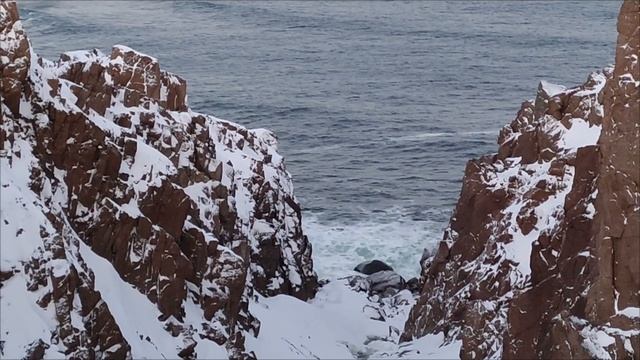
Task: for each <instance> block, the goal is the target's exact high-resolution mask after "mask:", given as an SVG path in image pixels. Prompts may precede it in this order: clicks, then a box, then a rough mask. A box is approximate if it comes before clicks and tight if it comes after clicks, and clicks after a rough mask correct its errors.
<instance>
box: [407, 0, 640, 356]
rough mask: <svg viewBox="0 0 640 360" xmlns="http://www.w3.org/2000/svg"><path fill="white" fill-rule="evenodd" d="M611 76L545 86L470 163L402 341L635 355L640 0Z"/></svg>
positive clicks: (638, 326)
mask: <svg viewBox="0 0 640 360" xmlns="http://www.w3.org/2000/svg"><path fill="white" fill-rule="evenodd" d="M618 32H619V34H618V44H617V48H616V59H615V67H614V68H608V69H605V70H603V71H601V72H596V73H593V74H591V75H590V76H589V78H588V79H587V81H586V83H584V84H583V85H581V86H578V87H574V88H570V89H565V88H564V87H561V86H557V85H553V84H549V83H546V82H542V83H541V84H540V87H539V89H538V94H537V97H536V99H535V100H534V101H530V102H525V103H524V104H522V108H521V109H520V112H519V113H518V115H517V117H516V119H515V120H514V121H513V122H512V123H511V124H510V125H508V126H507V127H505V128H504V129H503V130H502V131H501V133H500V136H499V138H498V143H499V146H500V147H499V150H498V153H497V154H494V155H489V156H486V157H483V158H480V159H477V160H472V161H470V162H469V163H468V164H467V167H466V170H465V176H464V180H463V187H462V191H461V194H460V199H459V201H458V204H457V206H456V209H455V212H454V214H453V216H452V218H451V222H450V226H449V228H448V229H447V230H446V233H445V235H444V239H443V241H442V242H441V243H440V245H439V248H438V250H437V252H436V253H435V255H434V256H432V257H430V258H428V259H425V260H424V261H423V263H422V277H421V282H422V293H421V296H420V298H419V299H418V300H417V303H416V305H415V306H414V308H413V309H412V311H411V314H410V316H409V319H408V320H407V322H406V326H405V329H404V333H403V335H402V340H403V341H407V342H408V341H410V340H413V339H417V338H420V337H422V336H424V335H426V334H431V335H435V334H441V335H443V337H444V339H445V342H446V343H450V342H451V343H454V342H460V341H461V342H462V347H461V350H460V353H459V356H460V357H463V358H468V359H486V358H491V359H495V358H509V359H535V358H543V359H549V358H554V359H570V358H598V359H631V358H634V359H638V358H640V66H639V64H638V56H639V55H638V54H640V2H639V1H637V0H636V1H626V2H624V3H623V5H622V8H621V11H620V15H619V17H618Z"/></svg>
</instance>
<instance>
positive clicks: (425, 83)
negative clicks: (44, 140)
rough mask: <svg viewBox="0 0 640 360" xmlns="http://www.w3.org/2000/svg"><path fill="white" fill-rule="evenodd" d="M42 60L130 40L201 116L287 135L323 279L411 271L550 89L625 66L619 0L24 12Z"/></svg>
mask: <svg viewBox="0 0 640 360" xmlns="http://www.w3.org/2000/svg"><path fill="white" fill-rule="evenodd" d="M20 5H21V15H22V17H23V19H24V20H25V21H24V25H25V27H26V29H27V32H28V34H29V36H30V38H31V40H32V44H33V46H34V48H35V49H36V51H37V52H38V53H40V54H41V55H44V56H46V57H48V58H51V59H55V58H57V57H58V56H59V54H60V53H61V52H63V51H68V50H78V49H90V48H99V49H102V50H103V51H105V52H107V53H108V52H109V51H110V48H111V46H112V45H114V44H125V45H128V46H130V47H132V48H135V49H137V50H139V51H141V52H144V53H148V54H151V55H153V56H155V57H157V58H158V59H159V60H160V63H161V66H162V67H163V68H164V69H167V70H169V71H171V72H174V73H177V74H179V75H180V76H182V77H184V78H185V79H187V81H188V93H189V102H190V105H191V107H192V108H193V109H194V110H197V111H201V112H206V113H210V114H213V115H215V116H217V117H220V118H224V119H229V120H233V121H236V122H238V123H241V124H243V125H245V126H248V127H263V128H269V129H272V130H273V131H274V132H275V133H276V134H277V135H278V138H279V140H280V152H281V153H282V154H283V155H284V156H285V157H286V160H287V165H288V169H289V171H290V172H291V174H292V176H293V179H294V185H295V187H296V195H297V197H298V200H299V201H300V202H301V205H302V207H303V209H304V213H303V214H304V226H305V230H306V232H307V234H308V236H309V238H310V239H311V241H312V243H313V247H314V261H315V267H316V270H317V271H318V273H319V275H320V276H321V277H332V276H338V275H340V274H343V273H344V272H345V271H347V270H350V269H351V268H353V266H355V265H356V264H357V263H358V262H360V261H362V260H366V259H371V258H379V259H382V260H385V261H388V262H389V263H390V264H391V265H392V266H394V267H395V268H396V269H397V270H398V271H399V272H400V273H401V274H403V275H404V276H407V277H408V276H415V275H416V274H417V273H418V270H419V265H418V260H419V259H420V256H421V254H422V249H423V248H425V247H432V246H433V245H434V244H436V243H437V242H438V241H439V240H440V238H441V236H442V235H441V234H442V229H443V228H444V227H445V226H446V224H447V221H448V218H449V216H450V215H451V211H452V209H453V207H454V205H455V202H456V199H457V196H458V193H459V191H460V186H461V178H462V175H463V171H464V166H465V163H466V161H467V160H468V159H470V158H473V157H478V156H480V155H483V154H487V153H492V152H495V151H496V149H497V145H496V142H495V139H496V137H497V134H498V131H499V129H500V128H501V127H502V126H504V125H505V124H507V123H508V122H510V121H511V120H512V119H513V117H514V116H515V114H516V112H517V110H518V109H519V107H520V103H521V102H522V101H524V100H526V99H531V98H533V97H534V96H535V92H536V87H537V84H538V82H539V81H540V80H542V79H544V80H547V81H550V82H554V83H560V84H565V85H575V84H579V83H581V82H583V81H584V79H586V76H587V75H588V73H589V72H591V71H595V70H597V69H600V68H601V67H603V66H606V65H608V64H610V63H611V62H613V56H614V42H615V37H616V27H615V26H616V15H617V11H618V9H619V6H620V3H619V2H610V1H609V2H606V1H602V2H600V1H599V2H595V1H577V2H568V1H563V2H559V1H551V2H543V1H534V2H522V1H514V2H506V1H488V2H467V1H464V2H463V1H453V2H438V1H407V2H362V1H355V2H333V1H328V2H320V1H313V2H287V1H273V2H270V1H257V2H253V1H230V2H210V1H188V2H159V1H134V2H124V1H115V2H110V1H99V2H88V1H86V2H85V1H71V2H63V1H60V2H58V1H55V2H53V1H50V2H49V1H47V2H44V1H35V2H21V4H20Z"/></svg>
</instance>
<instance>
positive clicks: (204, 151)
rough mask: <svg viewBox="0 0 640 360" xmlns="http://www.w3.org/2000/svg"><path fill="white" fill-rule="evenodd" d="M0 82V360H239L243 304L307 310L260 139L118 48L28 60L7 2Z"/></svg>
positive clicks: (291, 232)
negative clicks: (269, 300)
mask: <svg viewBox="0 0 640 360" xmlns="http://www.w3.org/2000/svg"><path fill="white" fill-rule="evenodd" d="M0 72H1V73H2V78H1V79H0V88H1V89H2V102H1V110H2V111H1V113H0V114H1V118H0V123H1V125H0V144H1V146H2V148H1V150H0V151H1V152H0V164H1V166H2V169H1V170H2V178H1V180H2V184H1V186H2V222H1V223H0V226H1V229H2V242H1V244H2V261H1V262H0V281H1V283H0V284H1V286H2V295H1V297H0V299H1V301H2V312H3V314H2V315H3V316H2V334H3V335H2V340H3V343H2V344H1V345H0V354H1V355H2V356H3V357H9V358H18V357H23V356H27V357H33V358H40V357H42V356H44V355H46V356H48V357H56V358H58V357H61V356H66V357H79V358H103V357H107V358H110V357H114V358H127V357H134V358H135V357H140V356H146V357H155V358H161V357H166V358H175V357H177V356H180V357H195V356H199V357H204V358H207V357H209V358H211V357H220V356H227V355H228V356H232V357H243V356H250V354H247V353H246V352H245V351H244V345H243V344H244V334H245V333H253V334H255V333H257V332H258V331H259V324H260V323H259V320H258V319H255V318H254V317H253V316H252V315H251V314H250V313H249V311H248V301H249V298H250V296H252V293H253V292H254V291H257V292H259V293H261V294H262V295H265V296H270V295H276V294H289V295H293V296H296V297H298V298H301V299H307V298H310V297H312V296H313V295H314V293H315V291H316V288H317V278H316V275H315V274H314V272H313V269H312V261H311V246H310V244H309V242H308V240H307V238H306V236H305V235H304V234H303V233H302V228H301V213H300V207H299V205H298V204H297V202H296V200H295V198H294V196H293V188H292V184H291V179H290V176H289V174H288V173H287V172H286V170H285V166H284V162H283V158H282V157H281V156H280V155H279V154H278V152H277V142H276V138H275V137H274V135H273V134H272V133H270V132H269V131H267V130H263V129H256V130H249V129H246V128H244V127H242V126H240V125H237V124H233V123H231V122H228V121H224V120H220V119H216V118H214V117H211V116H208V115H203V114H198V113H195V112H193V111H191V110H190V109H189V107H188V105H187V96H186V82H185V81H184V80H183V79H181V78H180V77H178V76H176V75H173V74H171V73H168V72H166V71H163V70H161V68H160V65H159V63H158V61H157V60H156V59H154V58H153V57H151V56H148V55H144V54H141V53H139V52H137V51H135V50H132V49H129V48H127V47H125V46H115V47H114V48H113V49H112V51H111V54H108V55H105V54H103V53H101V52H100V51H98V50H93V51H76V52H70V53H65V54H63V55H62V56H61V57H60V59H59V60H57V61H55V62H52V61H49V60H46V59H43V58H41V57H39V56H38V55H37V54H35V53H34V52H33V49H32V48H31V46H30V44H29V40H28V39H27V37H26V35H25V32H24V31H23V29H22V25H21V22H20V20H19V16H18V10H17V6H16V4H15V3H14V2H5V1H2V2H0ZM132 291H133V292H132ZM118 292H121V293H118ZM20 313H21V314H20ZM6 314H9V315H6ZM145 314H146V316H143V315H145ZM21 317H27V318H29V319H30V318H33V323H30V324H29V325H28V326H26V325H25V326H22V325H20V324H21V321H20V318H21ZM38 319H39V320H38Z"/></svg>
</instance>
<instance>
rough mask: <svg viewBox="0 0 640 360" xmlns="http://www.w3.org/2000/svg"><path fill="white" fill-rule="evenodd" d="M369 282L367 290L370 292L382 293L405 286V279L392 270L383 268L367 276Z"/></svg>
mask: <svg viewBox="0 0 640 360" xmlns="http://www.w3.org/2000/svg"><path fill="white" fill-rule="evenodd" d="M367 281H368V282H369V284H370V287H369V290H370V291H371V292H372V293H384V292H386V291H388V290H395V291H398V290H402V289H404V287H405V281H404V279H403V278H402V276H400V275H398V274H397V273H396V272H395V271H392V270H383V271H378V272H375V273H373V274H371V275H369V276H367Z"/></svg>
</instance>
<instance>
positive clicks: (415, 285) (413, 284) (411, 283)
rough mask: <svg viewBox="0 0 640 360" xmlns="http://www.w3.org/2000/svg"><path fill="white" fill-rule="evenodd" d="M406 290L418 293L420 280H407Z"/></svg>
mask: <svg viewBox="0 0 640 360" xmlns="http://www.w3.org/2000/svg"><path fill="white" fill-rule="evenodd" d="M406 285H407V286H406V287H407V289H408V290H409V291H411V292H418V291H420V290H421V289H420V280H419V279H418V278H415V277H413V278H411V279H409V280H407V284H406Z"/></svg>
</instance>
